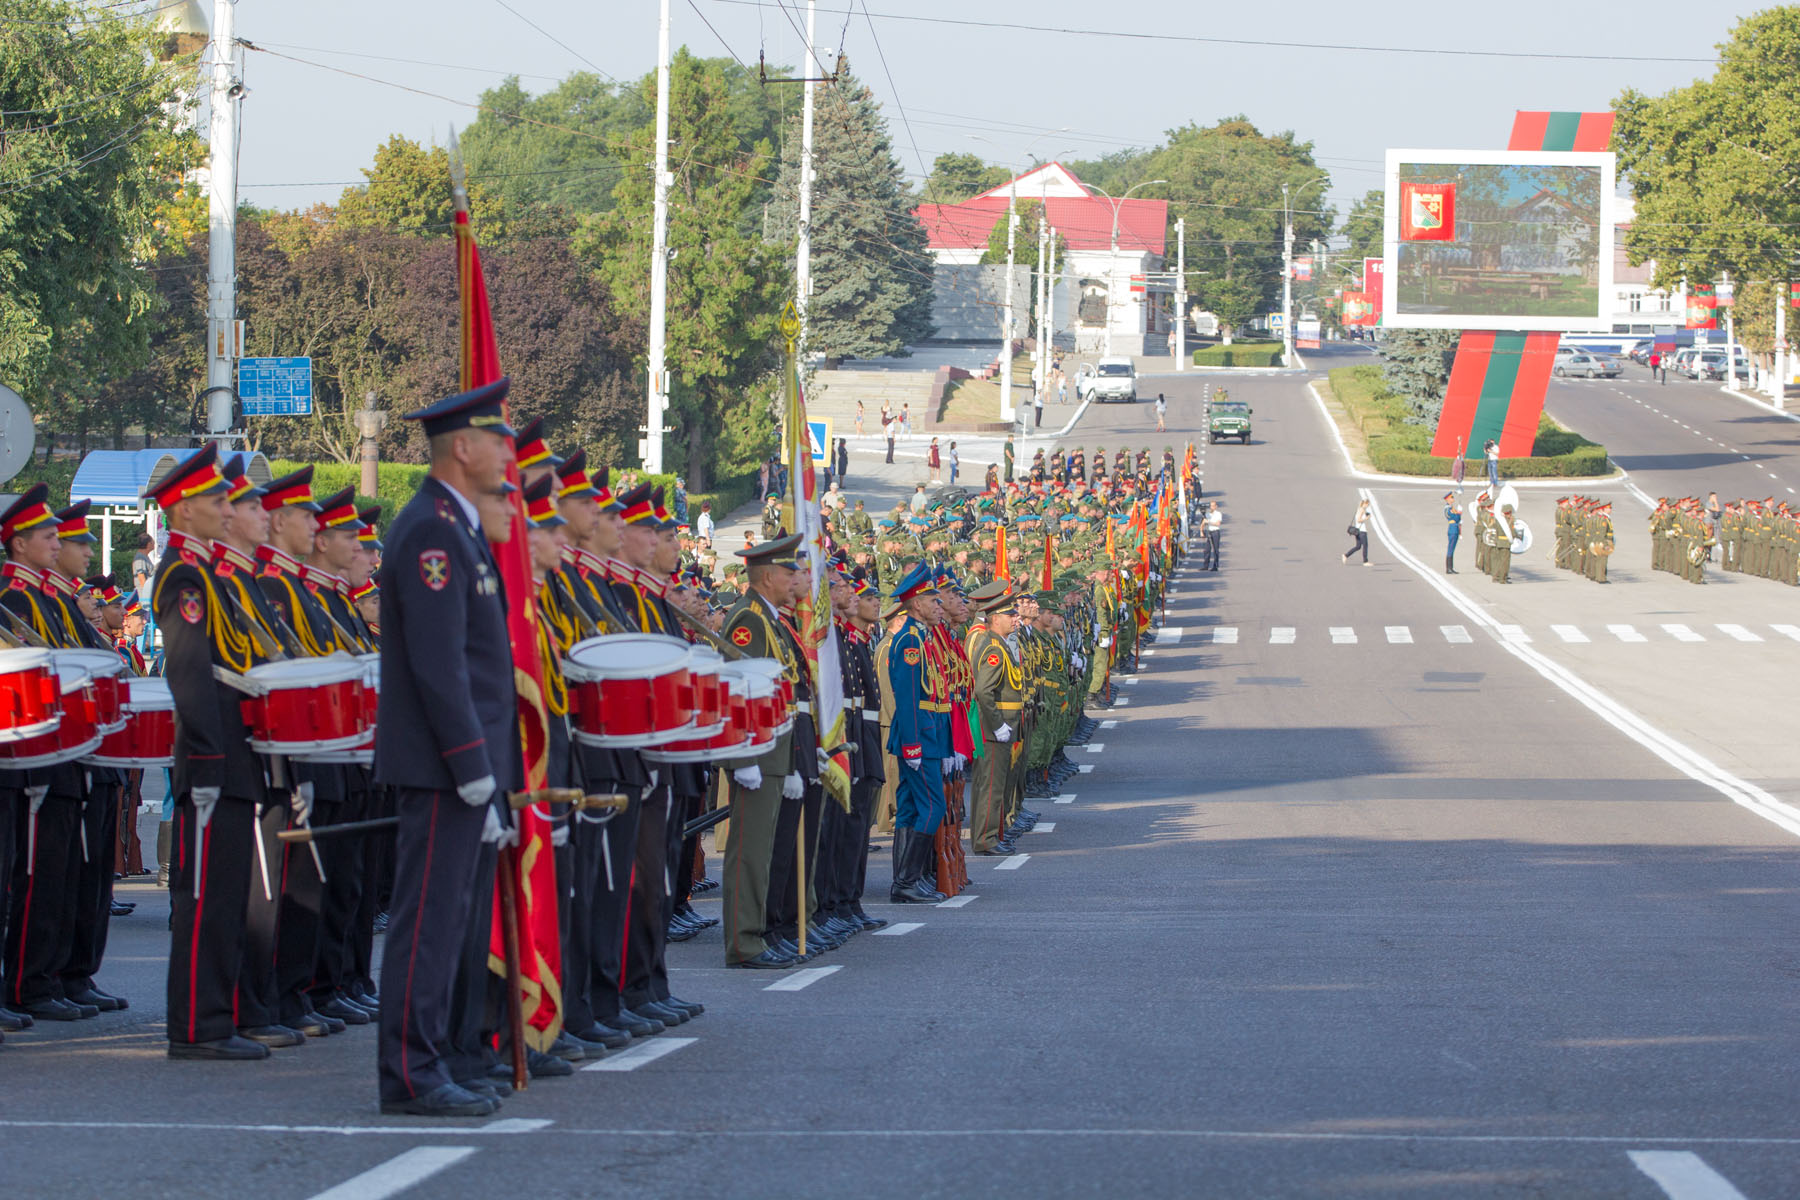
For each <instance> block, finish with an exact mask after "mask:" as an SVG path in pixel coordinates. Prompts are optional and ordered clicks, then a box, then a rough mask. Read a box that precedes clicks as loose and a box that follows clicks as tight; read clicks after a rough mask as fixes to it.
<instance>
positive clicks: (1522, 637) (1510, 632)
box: [1494, 625, 1531, 645]
mask: <svg viewBox="0 0 1800 1200" xmlns="http://www.w3.org/2000/svg"><path fill="white" fill-rule="evenodd" d="M1494 632H1495V633H1498V634H1499V635H1500V640H1501V641H1503V642H1511V643H1513V644H1514V645H1524V644H1526V643H1528V642H1530V641H1531V635H1530V634H1529V633H1526V632H1525V627H1524V626H1523V625H1496V626H1494Z"/></svg>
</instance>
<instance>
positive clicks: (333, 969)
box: [307, 766, 373, 1007]
mask: <svg viewBox="0 0 1800 1200" xmlns="http://www.w3.org/2000/svg"><path fill="white" fill-rule="evenodd" d="M335 772H336V780H335V782H336V785H337V787H338V789H339V790H338V792H337V796H336V803H335V804H334V805H333V806H332V807H331V809H330V810H329V811H328V812H327V813H326V816H325V820H324V821H323V822H318V813H317V811H316V810H315V812H314V817H313V819H314V821H315V822H316V823H323V824H336V823H338V822H341V821H361V820H363V819H364V818H365V817H367V816H368V802H369V793H368V790H367V788H365V787H364V786H362V780H361V778H360V774H361V772H362V768H361V767H357V766H340V767H336V768H335ZM319 850H320V855H321V857H323V858H324V860H325V886H324V888H323V889H322V891H321V896H320V901H321V903H320V905H319V956H318V961H317V963H316V964H315V965H314V968H313V976H312V981H311V983H310V985H309V986H308V989H307V990H308V992H309V994H310V995H311V996H312V1001H313V1005H314V1007H317V1006H319V1005H322V1004H326V1003H328V1002H329V1001H330V1000H331V999H332V997H333V996H334V995H336V994H337V993H339V992H342V991H345V990H349V989H350V987H351V985H352V984H353V983H354V982H355V981H356V978H357V977H359V976H360V975H361V971H360V970H358V969H357V967H356V966H355V962H354V959H355V954H354V948H353V943H354V941H355V930H354V925H355V921H356V916H357V910H358V908H359V907H360V905H361V903H362V889H363V857H364V850H365V843H364V841H363V839H362V838H360V837H340V838H330V839H327V840H326V841H324V842H321V843H319ZM370 919H371V920H373V914H370Z"/></svg>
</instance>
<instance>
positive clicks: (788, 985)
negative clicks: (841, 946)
mask: <svg viewBox="0 0 1800 1200" xmlns="http://www.w3.org/2000/svg"><path fill="white" fill-rule="evenodd" d="M843 969H844V968H843V967H841V966H838V967H801V968H800V969H799V970H798V971H795V972H794V973H793V974H792V975H789V976H788V977H787V978H785V979H777V980H776V981H775V982H774V983H771V984H770V985H769V986H768V987H766V988H764V989H763V991H765V992H797V991H800V990H801V989H802V988H809V987H811V986H812V985H813V984H815V983H817V982H819V980H821V979H823V978H825V977H826V976H827V975H835V974H837V973H838V972H839V971H841V970H843ZM650 1044H651V1045H654V1044H655V1043H654V1042H652V1043H650ZM602 1065H604V1060H602Z"/></svg>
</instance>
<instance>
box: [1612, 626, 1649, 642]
mask: <svg viewBox="0 0 1800 1200" xmlns="http://www.w3.org/2000/svg"><path fill="white" fill-rule="evenodd" d="M1606 632H1608V633H1610V634H1612V635H1613V636H1614V637H1616V638H1618V639H1619V640H1620V641H1621V642H1647V641H1649V640H1650V639H1649V638H1647V637H1645V636H1644V635H1643V634H1641V633H1639V632H1638V631H1637V630H1636V629H1635V628H1634V627H1632V626H1630V625H1608V626H1607V627H1606Z"/></svg>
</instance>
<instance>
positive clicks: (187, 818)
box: [168, 793, 256, 1042]
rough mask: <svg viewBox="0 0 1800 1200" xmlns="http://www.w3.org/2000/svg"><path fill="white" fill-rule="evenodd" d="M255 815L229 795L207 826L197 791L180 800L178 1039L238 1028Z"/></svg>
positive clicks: (174, 1022) (173, 1012)
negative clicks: (196, 808)
mask: <svg viewBox="0 0 1800 1200" xmlns="http://www.w3.org/2000/svg"><path fill="white" fill-rule="evenodd" d="M255 819H256V810H255V806H254V805H252V804H251V803H250V802H249V801H247V800H236V799H232V798H230V797H227V798H224V799H221V800H220V801H219V802H218V804H216V805H215V806H214V807H213V815H212V820H211V821H209V822H208V823H207V826H206V828H205V830H204V831H202V830H200V829H199V822H198V820H197V817H196V814H195V812H194V801H193V797H192V796H190V795H187V794H185V793H184V794H183V795H182V796H181V798H180V799H179V800H178V801H177V802H176V805H175V829H174V853H173V858H174V860H175V861H174V866H173V869H172V870H171V871H170V872H169V910H170V915H169V1018H168V1025H169V1040H170V1041H171V1042H211V1041H217V1040H218V1039H219V1038H228V1037H231V1036H232V1035H234V1034H235V1033H236V1032H237V1013H236V1005H235V1000H236V997H237V983H238V972H239V969H240V968H241V966H242V965H243V957H244V915H245V906H246V903H247V901H248V900H249V898H250V871H251V869H252V862H251V859H252V857H253V855H252V853H251V846H252V841H253V834H252V832H251V828H250V826H251V824H252V823H253V822H254V821H255ZM196 885H197V886H196ZM196 892H198V894H196Z"/></svg>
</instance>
